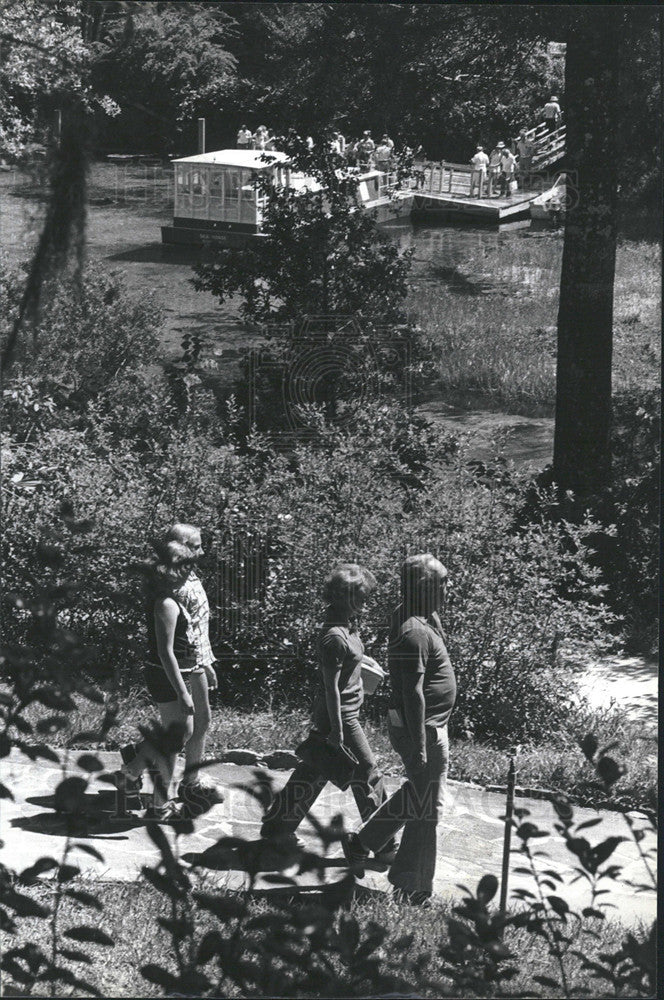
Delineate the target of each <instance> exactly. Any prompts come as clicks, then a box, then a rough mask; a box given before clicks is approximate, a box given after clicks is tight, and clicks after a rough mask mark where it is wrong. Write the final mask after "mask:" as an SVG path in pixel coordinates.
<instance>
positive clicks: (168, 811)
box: [143, 799, 185, 823]
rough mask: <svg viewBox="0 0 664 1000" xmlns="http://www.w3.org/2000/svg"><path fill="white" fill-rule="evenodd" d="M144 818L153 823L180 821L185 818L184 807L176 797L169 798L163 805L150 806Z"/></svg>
mask: <svg viewBox="0 0 664 1000" xmlns="http://www.w3.org/2000/svg"><path fill="white" fill-rule="evenodd" d="M143 819H147V820H149V821H150V822H151V823H178V822H180V821H182V820H183V819H185V816H184V815H183V807H182V804H181V803H180V802H176V801H175V799H169V800H168V802H165V803H164V805H163V806H155V805H152V806H148V808H147V809H146V810H145V813H144V815H143Z"/></svg>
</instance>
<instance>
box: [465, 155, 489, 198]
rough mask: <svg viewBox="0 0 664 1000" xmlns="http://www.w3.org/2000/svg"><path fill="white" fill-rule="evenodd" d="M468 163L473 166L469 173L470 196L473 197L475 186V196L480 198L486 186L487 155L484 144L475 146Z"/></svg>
mask: <svg viewBox="0 0 664 1000" xmlns="http://www.w3.org/2000/svg"><path fill="white" fill-rule="evenodd" d="M470 165H471V167H472V168H473V172H472V173H471V175H470V197H471V198H472V197H473V192H474V191H475V188H477V197H478V198H481V197H482V194H483V192H484V188H485V187H486V175H487V171H488V169H489V157H488V156H487V155H486V153H485V152H484V146H478V147H477V149H476V150H475V155H474V156H473V157H472V158H471V161H470Z"/></svg>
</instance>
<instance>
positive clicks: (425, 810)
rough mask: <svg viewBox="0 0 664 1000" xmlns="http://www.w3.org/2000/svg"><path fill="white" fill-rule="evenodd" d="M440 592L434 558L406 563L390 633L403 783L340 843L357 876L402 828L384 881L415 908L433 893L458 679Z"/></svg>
mask: <svg viewBox="0 0 664 1000" xmlns="http://www.w3.org/2000/svg"><path fill="white" fill-rule="evenodd" d="M446 592H447V570H446V569H445V567H444V566H443V564H442V563H440V562H439V561H438V560H437V559H436V558H435V557H434V556H432V555H431V554H430V553H426V554H423V555H417V556H411V557H410V558H408V559H406V561H405V562H404V564H403V566H402V570H401V599H402V602H401V604H400V605H399V607H398V608H397V609H396V611H395V612H394V614H393V616H392V621H391V627H390V642H389V649H388V666H389V670H390V681H391V688H392V691H391V697H390V708H389V712H388V732H389V736H390V742H391V743H392V746H393V747H394V749H395V750H396V751H397V753H398V754H399V755H400V757H401V759H402V761H403V764H404V768H405V771H406V776H407V778H408V780H407V781H406V782H405V783H404V784H403V785H402V786H401V788H400V789H399V790H398V791H397V792H395V794H394V795H393V796H392V797H391V798H390V799H388V800H387V802H385V803H384V804H383V805H382V806H381V807H380V808H379V809H377V810H376V812H375V813H374V814H373V816H372V817H371V818H370V819H369V821H368V822H366V823H365V824H364V825H363V826H362V827H361V828H360V830H359V831H358V833H350V834H347V835H346V837H345V838H344V839H343V840H342V847H343V850H344V854H345V855H346V858H347V859H348V860H349V861H350V862H351V864H352V865H354V866H355V867H356V869H357V868H359V869H361V868H362V864H363V862H364V861H366V859H367V857H368V855H369V852H370V851H376V850H380V848H381V847H382V846H383V845H384V844H385V843H386V842H387V841H389V840H390V839H391V838H394V836H395V834H396V833H397V832H398V830H399V829H401V827H403V836H402V839H401V845H400V847H399V850H398V851H397V854H396V857H395V860H394V862H393V864H392V865H391V867H390V871H389V874H388V879H389V881H390V882H391V883H392V885H393V886H394V887H395V891H396V895H397V896H398V897H399V898H401V899H405V900H407V901H408V902H410V903H414V904H421V903H425V902H426V900H428V898H429V897H430V896H431V893H432V889H433V878H434V874H435V869H436V828H437V824H438V822H439V820H440V818H441V816H442V808H443V792H444V787H445V781H446V778H447V767H448V735H447V723H448V721H449V718H450V715H451V714H452V709H453V708H454V702H455V699H456V679H455V676H454V670H453V669H452V664H451V663H450V658H449V656H448V654H447V648H446V645H445V634H444V632H443V629H442V625H441V622H440V618H439V615H438V609H439V608H441V607H442V605H443V603H444V601H445V595H446Z"/></svg>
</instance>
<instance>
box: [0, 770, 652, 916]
mask: <svg viewBox="0 0 664 1000" xmlns="http://www.w3.org/2000/svg"><path fill="white" fill-rule="evenodd" d="M95 756H97V757H98V758H99V759H100V760H101V761H102V763H103V764H104V766H105V767H106V768H107V769H109V770H113V769H114V768H115V767H117V766H118V763H119V755H118V754H115V753H97V754H95ZM80 757H81V753H80V752H79V751H73V752H70V754H69V759H68V761H67V762H65V763H64V764H63V765H62V766H58V765H56V764H54V763H50V762H47V761H43V760H40V761H36V762H32V761H30V760H28V759H27V758H26V757H24V756H23V755H21V754H19V753H18V752H16V751H13V752H12V754H11V756H10V757H8V758H5V759H4V761H3V762H2V781H3V782H4V783H5V784H6V785H8V786H9V787H10V788H11V789H12V791H13V793H14V795H15V801H11V800H9V799H3V800H1V801H0V837H1V838H2V841H3V849H2V851H1V853H0V860H2V861H3V862H4V864H5V865H8V866H9V867H10V868H14V869H18V870H20V869H23V868H25V867H26V866H28V865H30V864H32V863H33V862H34V861H35V860H36V859H37V858H39V857H41V856H43V855H50V856H52V857H54V858H56V859H58V858H60V857H61V856H62V850H63V847H64V844H65V836H66V824H65V821H64V819H63V818H62V817H61V816H60V815H59V814H58V813H57V812H56V811H55V810H54V807H53V805H54V802H53V792H54V790H55V787H56V786H57V785H58V783H59V782H60V781H61V780H62V777H63V772H64V773H65V774H67V775H69V776H75V775H78V776H83V777H86V775H85V772H84V771H82V770H81V768H80V767H78V766H77V763H76V762H77V760H78V759H79V758H80ZM256 774H259V775H261V777H262V778H270V779H271V780H273V781H274V785H275V787H279V786H280V785H281V784H283V783H284V782H285V780H286V778H287V777H288V772H285V771H281V772H279V771H270V770H268V769H266V768H261V769H255V768H251V767H248V766H246V765H237V764H218V765H215V766H213V767H212V768H211V769H210V776H211V777H213V778H214V779H215V780H216V781H217V782H219V783H221V784H223V785H224V786H225V787H226V789H227V797H226V801H225V802H224V803H223V804H222V805H218V806H215V807H214V808H213V809H211V810H210V812H209V813H207V814H206V815H205V816H202V817H200V818H199V819H198V820H197V821H196V823H195V831H194V833H193V834H191V835H187V836H183V837H182V838H181V840H180V853H181V855H182V857H183V860H185V861H187V862H188V863H193V864H196V865H201V864H202V865H203V867H211V868H212V870H213V871H215V872H216V875H215V878H217V879H218V880H219V881H220V883H221V884H223V885H226V886H228V887H229V888H233V889H240V888H244V887H245V886H246V885H247V883H248V876H247V874H246V873H245V872H242V871H239V870H238V869H237V868H233V867H232V866H229V864H228V863H227V862H226V863H221V864H220V863H219V862H218V861H215V860H213V859H210V855H211V853H213V852H211V851H210V849H211V848H212V847H213V845H214V844H215V842H216V841H217V840H218V839H219V838H221V837H223V836H234V837H241V838H245V839H256V838H257V837H258V824H259V822H260V814H261V810H260V806H259V804H258V803H257V802H256V801H255V799H253V798H252V797H251V796H250V795H248V794H247V792H246V791H244V790H243V789H242V787H241V786H242V785H247V784H252V783H253V781H254V780H255V775H256ZM389 784H390V785H391V787H396V784H397V783H396V782H395V781H391V782H390V783H389ZM516 805H517V807H519V808H527V809H529V810H530V813H531V816H530V819H531V820H532V822H534V823H536V824H537V825H538V826H540V827H541V828H544V829H552V823H553V821H554V819H555V813H554V810H553V808H552V806H551V805H550V803H548V802H547V801H544V800H535V799H527V798H518V799H517V800H516ZM113 807H114V794H113V792H112V791H111V790H110V789H109V786H108V785H107V784H103V783H101V782H100V781H99V780H98V779H97V777H96V776H92V777H90V781H89V786H88V788H87V791H86V794H85V798H84V800H83V803H82V809H81V811H80V813H79V815H78V816H77V822H79V826H78V829H77V830H75V831H74V832H75V837H76V840H77V842H80V843H84V844H89V845H91V846H93V847H94V848H96V850H97V851H99V852H100V853H101V855H102V856H103V858H104V860H103V862H101V861H98V860H96V859H95V858H94V857H92V856H90V855H88V854H84V853H82V852H80V851H76V863H77V864H78V865H79V866H80V867H81V870H82V872H83V874H84V875H85V876H86V877H91V878H97V879H104V880H112V881H131V880H135V879H137V878H139V876H140V871H141V867H142V866H143V865H146V864H153V863H154V862H155V861H156V859H157V852H156V849H155V847H154V845H153V844H152V842H151V840H150V839H149V837H148V836H147V834H146V832H145V827H144V824H143V823H142V822H141V820H140V819H139V818H138V817H137V816H136V815H133V814H132V815H130V816H129V817H128V818H125V819H120V818H117V817H116V816H114V815H113ZM445 807H446V808H445V819H444V821H443V822H442V824H441V826H440V833H439V848H440V853H439V860H438V868H437V873H436V883H435V892H436V893H437V894H439V895H440V896H447V897H454V898H460V897H461V896H462V892H461V890H460V889H459V887H458V883H461V884H465V885H467V886H468V887H469V888H472V889H474V888H475V887H476V886H477V882H478V880H479V879H480V877H481V876H482V875H483V874H484V873H485V872H493V873H494V874H495V875H496V876H498V877H500V871H501V858H502V844H503V830H504V825H503V823H502V822H501V819H500V816H501V815H502V814H503V812H504V807H505V800H504V796H503V795H501V794H497V793H494V792H488V791H484V790H483V789H481V788H477V787H473V786H468V785H463V784H460V783H450V785H449V787H448V790H447V794H446V803H445ZM338 813H342V814H343V815H344V817H345V818H346V825H347V827H351V828H353V827H354V826H355V825H356V824H357V821H358V820H357V812H356V808H355V804H354V801H353V799H352V796H351V794H350V793H342V792H339V791H338V790H337V789H335V788H334V787H333V786H332V785H328V786H327V788H326V790H325V792H324V793H323V795H322V796H321V798H320V799H319V801H318V803H317V804H316V807H315V813H314V814H315V816H316V817H317V818H318V819H320V820H321V821H323V822H330V821H331V819H332V817H333V816H334V815H335V814H338ZM598 815H600V814H598V813H597V812H596V811H595V810H591V809H578V810H576V813H575V816H576V818H577V821H579V822H580V821H581V820H587V819H591V818H594V817H596V816H598ZM601 816H602V823H601V824H599V825H598V826H596V827H594V828H592V829H589V830H588V831H587V832H584V834H583V835H584V836H587V837H588V839H589V840H590V842H591V843H592V844H594V843H597V842H599V841H600V840H603V839H604V838H605V837H607V836H613V835H615V836H624V835H627V834H628V830H627V826H626V824H625V822H624V819H623V818H622V816H620V815H619V814H617V813H610V812H604V813H602V814H601ZM165 829H166V828H165ZM301 834H302V836H303V837H304V839H305V841H307V843H308V844H310V845H311V848H312V850H315V849H317V847H318V843H319V842H318V840H317V838H316V837H315V835H313V831H312V827H311V826H310V824H309V823H308V822H307V821H305V822H304V823H303V824H302V827H301ZM516 840H517V838H514V840H513V846H514V841H516ZM655 844H656V841H655V837H654V835H653V834H651V833H648V834H646V836H645V839H644V840H643V841H642V846H643V847H644V848H653V849H654V848H655ZM534 846H535V847H536V848H537V849H540V850H545V851H546V852H547V854H548V858H547V859H541V861H540V864H541V865H542V866H544V867H551V868H555V869H556V870H557V871H559V872H560V873H561V874H562V875H564V876H568V877H571V876H572V869H573V867H574V864H573V862H574V860H575V859H574V858H573V857H572V855H570V854H569V852H568V851H567V850H566V848H565V846H564V844H563V843H562V841H561V839H560V838H559V837H558V835H557V834H555V832H554V833H552V834H551V835H550V836H549V837H546V838H541V839H539V840H538V841H537V842H535V843H534ZM205 852H207V858H208V860H209V865H206V864H205V861H206V854H205ZM339 855H340V851H339V846H338V844H334V845H333V847H332V849H331V856H330V858H329V863H328V866H327V868H326V874H325V878H326V880H328V881H333V880H336V879H339V878H341V877H342V875H343V874H344V872H345V867H344V862H343V859H342V858H341V857H340V856H339ZM611 861H612V863H616V864H619V865H621V866H622V881H621V882H620V883H608V884H607V888H608V885H610V886H611V894H610V896H606V897H604V898H605V899H608V900H610V901H611V902H612V903H613V904H614V905H615V906H616V907H617V910H615V911H613V912H614V913H616V914H617V915H618V916H619V918H620V920H621V921H622V922H623V923H625V924H630V925H633V924H635V923H637V922H638V921H641V920H643V921H649V920H652V919H654V917H655V904H656V898H655V894H654V892H652V891H649V892H638V891H636V890H635V888H633V887H631V886H630V885H628V884H627V883H628V882H632V883H642V882H644V881H646V879H645V878H644V876H645V870H644V868H643V864H642V862H641V860H640V859H639V856H638V853H637V850H636V847H635V845H634V843H633V842H632V841H629V842H625V843H623V844H620V846H619V847H618V848H617V850H616V851H615V853H614V855H613V857H612V859H611ZM523 863H524V860H523V858H521V857H518V856H517V855H513V858H512V868H514V867H518V866H519V865H522V864H523ZM289 874H293V872H289ZM297 882H298V884H299V885H300V886H301V887H302V889H303V890H304V889H305V888H313V887H314V886H315V885H316V884H319V883H318V882H317V881H316V877H315V876H313V875H311V874H309V875H302V876H297ZM363 884H364V885H366V886H367V887H368V888H370V889H373V890H378V891H386V890H387V889H388V888H389V886H388V883H387V879H386V877H385V875H384V874H381V873H377V872H371V871H367V874H366V877H365V879H364V880H363ZM269 886H270V882H269V879H268V880H267V881H266V880H265V879H264V878H260V877H259V881H258V883H257V884H256V888H258V889H261V888H262V889H267V888H268V887H269ZM518 886H523V887H532V886H531V883H530V881H529V879H528V878H527V877H526V876H522V875H517V874H515V873H514V872H512V874H511V876H510V889H513V888H516V887H518ZM562 895H564V897H565V899H566V900H567V901H568V903H569V904H570V906H572V907H582V906H585V905H588V904H589V902H590V900H589V894H588V889H587V887H586V883H585V880H579V881H578V882H576V883H575V884H574V885H572V886H567V887H566V888H565V889H564V890H563V891H562Z"/></svg>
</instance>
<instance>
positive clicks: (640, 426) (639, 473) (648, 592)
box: [603, 389, 661, 649]
mask: <svg viewBox="0 0 664 1000" xmlns="http://www.w3.org/2000/svg"><path fill="white" fill-rule="evenodd" d="M660 420H661V418H660V393H659V391H658V390H656V389H654V390H651V391H644V392H642V393H639V394H635V393H634V394H633V393H629V394H628V393H624V394H621V395H620V396H618V397H617V398H614V431H613V455H614V463H615V464H614V485H613V488H612V490H611V492H610V495H609V498H607V499H608V505H609V510H610V516H612V518H613V519H614V521H615V525H616V534H615V547H612V548H611V549H610V550H609V554H608V558H607V559H605V560H604V563H603V569H604V572H605V576H606V579H607V581H608V583H609V585H610V587H611V590H612V593H613V595H615V598H614V599H615V601H616V604H617V606H618V607H619V608H620V609H621V611H622V612H623V614H624V615H625V617H626V618H627V619H628V623H629V631H630V633H631V635H632V636H633V637H634V638H635V639H636V640H637V641H638V639H639V638H641V643H642V645H646V646H648V645H649V646H650V647H651V648H653V649H654V648H656V645H657V637H656V635H655V631H654V623H655V622H656V621H657V609H658V598H659V593H658V586H657V580H658V542H659V523H658V522H659V511H660V507H659V502H660Z"/></svg>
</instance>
